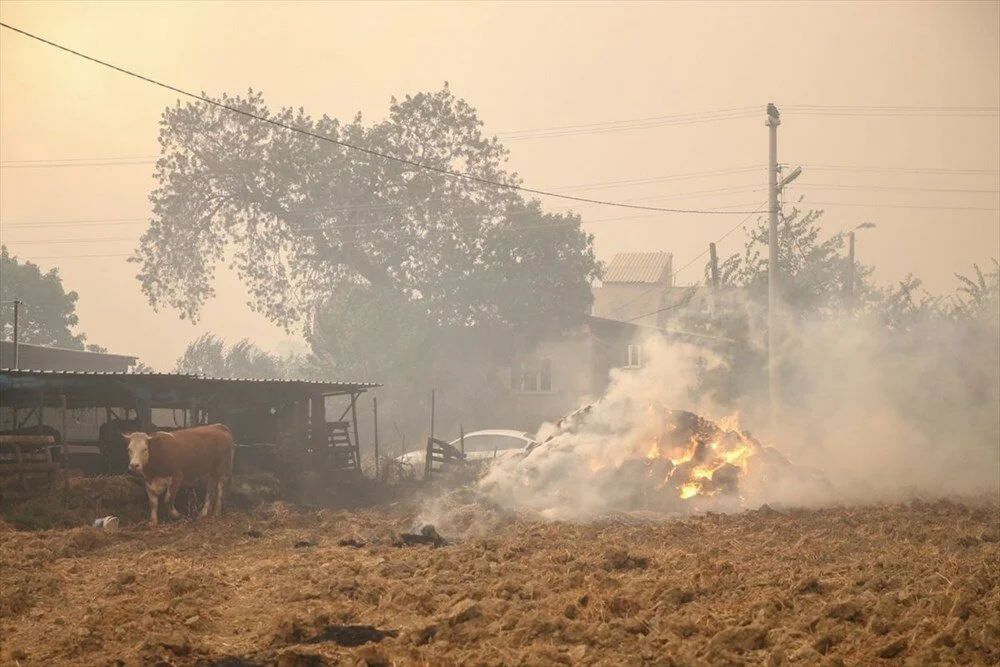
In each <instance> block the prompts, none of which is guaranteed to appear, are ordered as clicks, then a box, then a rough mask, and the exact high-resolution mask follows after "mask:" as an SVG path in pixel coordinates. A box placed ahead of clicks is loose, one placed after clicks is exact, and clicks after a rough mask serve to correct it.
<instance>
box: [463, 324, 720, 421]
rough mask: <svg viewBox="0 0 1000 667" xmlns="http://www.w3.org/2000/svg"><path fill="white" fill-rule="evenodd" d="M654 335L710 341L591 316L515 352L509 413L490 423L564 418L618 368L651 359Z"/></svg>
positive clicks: (598, 392) (599, 391)
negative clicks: (646, 343) (647, 343)
mask: <svg viewBox="0 0 1000 667" xmlns="http://www.w3.org/2000/svg"><path fill="white" fill-rule="evenodd" d="M650 334H656V335H660V336H664V337H666V338H668V339H675V340H679V341H684V342H686V343H689V344H694V345H700V344H703V343H704V342H705V341H704V340H703V339H702V338H701V337H699V336H696V335H694V334H686V333H679V332H678V333H671V332H667V331H662V330H657V329H655V328H652V327H648V326H644V325H640V324H635V323H629V322H620V321H617V320H612V319H607V318H603V317H594V316H591V317H588V318H586V320H585V322H584V323H583V325H581V326H580V327H579V329H577V330H576V331H574V332H571V333H569V334H567V335H565V336H563V337H561V338H559V339H556V340H552V341H546V342H543V343H541V344H540V345H538V346H537V347H536V348H535V349H533V350H531V351H530V352H527V351H526V352H523V353H521V354H518V355H515V357H514V359H513V360H512V361H511V364H510V365H509V366H508V367H507V368H505V369H503V370H502V371H501V373H502V375H503V377H502V378H501V379H502V381H503V383H504V385H505V386H506V387H507V388H508V390H509V392H510V394H509V397H510V402H509V403H508V405H507V406H503V407H501V406H499V405H498V406H497V409H498V412H505V411H508V412H509V414H508V415H506V416H505V418H504V420H498V422H497V423H498V424H499V425H490V426H489V427H490V428H493V427H496V428H501V427H502V428H515V429H521V430H525V431H529V432H534V431H535V430H537V429H538V427H539V426H540V425H541V424H542V423H543V422H547V421H549V422H551V421H554V420H556V419H559V418H560V417H563V416H565V415H566V414H568V413H570V412H572V411H573V410H575V409H577V408H579V407H580V406H581V405H582V403H583V402H584V401H588V400H595V399H597V398H599V397H600V396H602V395H603V394H604V392H605V391H606V390H607V388H608V384H609V382H610V380H611V371H612V369H622V370H624V371H626V372H628V371H633V370H638V369H640V368H642V367H643V366H644V365H645V364H646V362H647V360H646V353H645V350H644V348H643V345H642V344H643V340H644V339H645V338H646V337H647V336H649V335H650ZM501 422H502V423H501ZM482 428H486V426H483V427H482Z"/></svg>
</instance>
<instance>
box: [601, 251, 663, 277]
mask: <svg viewBox="0 0 1000 667" xmlns="http://www.w3.org/2000/svg"><path fill="white" fill-rule="evenodd" d="M672 257H673V256H672V255H671V254H670V253H669V252H622V253H618V254H617V255H615V256H614V258H613V259H612V260H611V263H610V264H608V268H607V269H606V270H605V272H604V278H603V279H602V280H603V282H605V283H658V282H664V281H666V282H669V281H670V265H671V261H672Z"/></svg>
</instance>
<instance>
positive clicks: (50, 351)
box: [0, 340, 138, 373]
mask: <svg viewBox="0 0 1000 667" xmlns="http://www.w3.org/2000/svg"><path fill="white" fill-rule="evenodd" d="M17 348H18V349H17V367H18V368H28V369H31V370H34V371H76V372H83V371H98V372H103V373H125V372H126V371H128V369H129V368H130V367H132V366H134V365H135V364H136V362H137V361H138V358H137V357H132V356H128V355H122V354H107V353H104V352H86V351H84V350H70V349H66V348H61V347H46V346H44V345H30V344H27V343H20V344H18V346H17ZM0 368H14V343H13V342H12V341H7V340H5V341H0Z"/></svg>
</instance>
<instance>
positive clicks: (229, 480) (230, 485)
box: [222, 426, 236, 496]
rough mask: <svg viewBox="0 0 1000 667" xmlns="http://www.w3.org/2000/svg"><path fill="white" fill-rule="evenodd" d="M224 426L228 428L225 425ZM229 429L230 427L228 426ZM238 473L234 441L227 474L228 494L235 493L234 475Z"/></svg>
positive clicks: (230, 450)
mask: <svg viewBox="0 0 1000 667" xmlns="http://www.w3.org/2000/svg"><path fill="white" fill-rule="evenodd" d="M222 428H226V427H225V426H223V427H222ZM226 430H227V431H228V430H229V429H228V428H226ZM235 474H236V443H235V442H233V443H232V447H230V448H229V474H228V475H226V495H227V496H232V494H233V475H235Z"/></svg>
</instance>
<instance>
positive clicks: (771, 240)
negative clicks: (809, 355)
mask: <svg viewBox="0 0 1000 667" xmlns="http://www.w3.org/2000/svg"><path fill="white" fill-rule="evenodd" d="M766 125H767V129H768V162H767V192H768V216H769V218H770V222H769V225H768V234H767V244H768V251H769V252H768V261H767V389H768V400H769V402H770V407H771V426H772V427H774V426H776V425H777V415H776V411H777V405H778V360H777V358H776V357H777V355H776V351H777V343H778V332H777V328H778V313H777V310H778V126H779V125H781V116H780V114H779V113H778V107H776V106H774V104H773V103H769V104H768V105H767V123H766Z"/></svg>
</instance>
